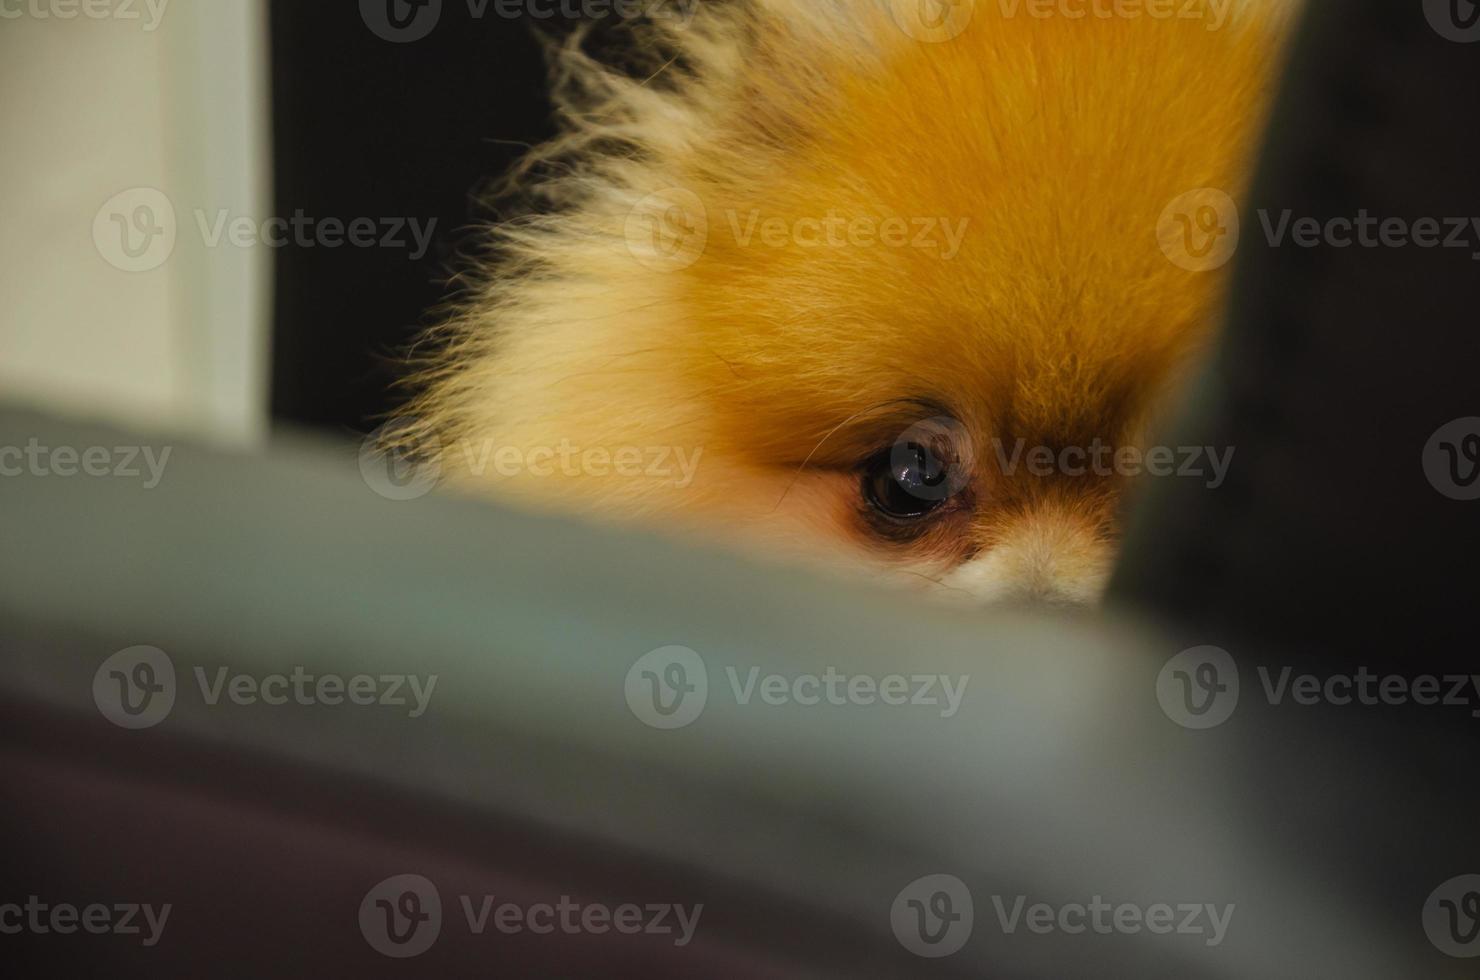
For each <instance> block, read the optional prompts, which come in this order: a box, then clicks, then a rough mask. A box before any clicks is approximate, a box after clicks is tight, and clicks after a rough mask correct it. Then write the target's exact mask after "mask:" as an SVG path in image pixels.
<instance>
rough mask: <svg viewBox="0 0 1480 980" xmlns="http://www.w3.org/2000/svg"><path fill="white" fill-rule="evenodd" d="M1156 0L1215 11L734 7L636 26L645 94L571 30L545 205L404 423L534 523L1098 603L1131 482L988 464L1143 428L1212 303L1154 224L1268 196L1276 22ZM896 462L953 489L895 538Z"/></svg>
mask: <svg viewBox="0 0 1480 980" xmlns="http://www.w3.org/2000/svg"><path fill="white" fill-rule="evenodd" d="M1146 6H1150V5H1146ZM1156 6H1160V7H1163V8H1169V9H1171V10H1173V11H1175V12H1178V13H1180V14H1182V15H1185V14H1186V13H1188V12H1189V11H1190V12H1191V13H1192V14H1193V15H1195V16H1192V17H1187V16H1173V17H1153V16H1151V15H1150V14H1149V13H1147V12H1145V11H1144V10H1143V12H1142V14H1141V15H1140V16H1132V15H1129V14H1116V15H1114V16H1095V15H1094V14H1093V11H1094V9H1108V10H1116V9H1121V8H1116V7H1115V5H1114V4H1113V2H1111V0H1105V2H1103V3H1100V4H1092V3H1091V2H1090V0H1084V2H1076V0H1055V2H1054V3H1052V4H1048V5H1045V4H1042V3H1037V4H1035V3H1033V2H1031V0H1021V2H1020V3H1012V2H1009V0H978V2H975V3H974V4H973V3H970V2H967V0H955V2H954V3H948V2H946V0H736V2H730V3H711V4H704V5H701V6H700V7H699V8H698V9H697V11H695V13H694V16H693V17H692V19H690V20H687V21H684V22H681V23H680V22H661V21H660V22H659V23H657V24H656V25H654V26H652V27H651V28H650V29H648V30H646V31H644V32H642V34H641V36H640V37H639V39H638V41H637V43H636V50H637V56H638V59H639V60H640V61H641V63H642V65H643V66H644V69H645V70H642V71H640V72H638V73H636V74H629V73H627V72H622V71H617V70H615V69H612V68H609V67H606V66H604V65H602V64H599V63H597V62H596V61H595V60H593V59H591V58H590V57H588V56H587V55H586V54H584V53H583V51H582V48H581V45H580V41H579V39H576V40H574V41H572V43H570V44H569V45H567V46H566V47H565V48H564V49H563V50H562V51H561V52H559V54H558V58H557V76H556V94H557V101H558V104H559V105H560V107H561V110H562V115H563V118H564V123H565V127H564V135H563V136H562V137H560V138H559V139H558V140H557V141H556V142H554V143H553V144H551V145H549V146H546V147H544V148H542V149H540V150H537V151H535V152H534V153H533V154H531V156H530V157H529V159H528V160H527V161H526V163H525V164H524V166H522V167H521V168H520V170H519V172H518V173H517V174H515V176H514V178H513V184H514V186H515V188H516V189H518V190H521V191H523V192H526V193H533V194H534V195H536V196H537V197H539V198H542V199H543V203H544V206H542V207H540V208H538V209H537V210H536V213H534V214H532V215H530V216H527V217H523V218H519V219H516V220H513V221H509V222H506V223H504V224H502V225H500V226H499V227H497V228H496V229H494V231H493V239H492V243H491V246H490V249H489V254H488V256H487V257H486V260H485V262H484V268H483V272H482V273H481V274H480V276H479V278H478V280H477V284H476V285H475V287H474V290H473V292H474V295H473V298H472V299H471V300H470V301H469V302H467V303H465V304H464V305H463V306H462V307H461V308H460V309H459V311H458V312H457V314H456V315H455V316H454V317H453V318H452V319H451V322H449V323H448V324H447V325H446V326H444V327H443V328H441V329H440V330H439V331H437V332H436V337H435V339H436V341H437V343H436V345H435V346H436V350H437V353H436V354H435V355H432V356H431V358H430V359H429V360H428V361H426V362H423V363H422V364H421V365H420V371H419V374H418V381H419V383H420V386H421V387H420V394H419V395H418V397H416V398H415V399H414V400H413V401H412V402H411V403H410V405H409V406H408V407H407V409H406V413H405V420H404V421H403V428H402V429H401V431H402V432H403V433H409V435H410V436H411V437H412V438H414V439H415V440H417V441H419V442H420V443H421V444H422V446H423V447H425V446H427V445H432V446H434V447H435V448H436V451H437V452H438V453H439V455H440V462H441V464H442V467H443V470H444V472H445V473H446V474H448V475H449V476H450V477H451V478H453V479H454V480H455V482H456V483H458V484H459V485H462V486H464V487H467V488H469V489H471V490H473V491H475V492H486V493H491V494H494V495H497V496H499V497H501V498H505V499H511V500H515V501H521V502H523V503H526V504H529V505H533V506H537V507H542V508H553V509H557V510H575V511H578V512H582V513H586V514H591V515H596V516H601V517H605V518H615V519H622V520H635V521H639V522H642V523H645V524H647V525H650V526H655V527H660V528H664V529H668V530H675V531H680V532H684V533H698V534H701V535H706V536H710V537H718V538H724V539H728V540H731V541H735V542H738V543H740V544H741V545H742V546H744V547H749V548H756V549H760V550H763V551H768V552H773V553H782V554H788V555H796V556H799V557H803V558H806V559H808V560H811V561H818V562H822V563H825V564H827V565H829V566H831V567H834V568H839V569H852V570H857V571H865V572H869V573H873V572H877V573H879V574H880V575H882V576H883V577H885V578H887V579H897V580H901V581H909V582H914V583H921V584H924V585H925V586H926V587H927V588H930V589H931V590H933V591H937V592H940V593H941V594H943V595H951V596H961V597H969V598H972V599H997V598H1039V599H1051V600H1055V599H1056V600H1069V601H1083V600H1089V599H1092V598H1094V597H1095V596H1096V595H1097V593H1098V592H1099V590H1100V588H1101V586H1102V583H1103V581H1104V579H1105V577H1106V574H1107V571H1108V568H1109V565H1110V562H1111V560H1112V558H1113V554H1114V549H1115V539H1116V533H1117V514H1118V511H1119V509H1120V500H1121V497H1122V495H1123V492H1124V490H1125V487H1126V484H1127V479H1126V478H1125V477H1124V476H1119V475H1099V476H1087V477H1086V476H1074V477H1071V476H1068V475H1066V474H1063V473H1054V474H1046V475H1045V474H1030V473H1028V472H1026V471H1025V470H1024V469H1023V468H1022V467H1018V468H1016V469H1015V470H1012V471H1011V472H1009V468H1007V467H1004V466H1002V465H1000V463H1001V461H1002V458H1001V452H1006V453H1008V454H1011V453H1012V451H1013V446H1015V445H1026V446H1029V447H1033V446H1046V447H1050V448H1051V449H1054V450H1059V449H1062V448H1063V447H1070V446H1080V447H1086V446H1089V445H1091V444H1092V443H1093V442H1094V441H1096V440H1100V441H1102V442H1103V443H1105V444H1108V445H1111V446H1125V445H1139V444H1141V443H1143V441H1144V440H1145V438H1146V437H1145V435H1144V433H1145V431H1146V430H1147V426H1148V424H1149V421H1150V420H1151V418H1152V417H1153V414H1154V413H1155V411H1156V409H1157V407H1158V405H1159V404H1160V403H1162V402H1163V400H1164V398H1165V395H1166V393H1167V391H1168V390H1169V389H1170V388H1171V386H1172V385H1173V384H1174V383H1175V381H1176V379H1177V378H1178V376H1179V374H1180V373H1181V368H1182V366H1183V365H1184V364H1186V363H1187V361H1188V359H1189V357H1191V356H1192V355H1193V354H1195V353H1196V351H1197V350H1198V349H1199V347H1200V346H1201V345H1202V344H1203V343H1204V341H1205V340H1206V339H1207V337H1208V335H1209V329H1210V327H1211V326H1212V325H1213V324H1212V321H1213V319H1214V318H1215V316H1216V311H1217V309H1218V307H1219V302H1220V298H1221V293H1222V290H1223V275H1222V273H1221V272H1217V271H1207V270H1201V269H1189V268H1186V267H1184V264H1179V263H1176V262H1173V261H1170V260H1169V259H1168V257H1167V255H1166V254H1165V253H1164V251H1163V248H1162V247H1161V245H1160V244H1159V239H1158V235H1159V230H1158V229H1159V223H1160V222H1161V221H1162V218H1163V212H1164V209H1165V208H1166V207H1167V205H1168V203H1169V202H1171V201H1173V200H1174V199H1176V198H1178V196H1179V195H1182V194H1184V193H1185V192H1188V191H1190V190H1193V189H1197V188H1209V187H1211V188H1219V189H1222V190H1225V191H1227V192H1228V193H1229V194H1230V195H1232V196H1233V197H1234V198H1237V197H1238V196H1239V195H1240V193H1241V192H1242V190H1243V189H1244V188H1245V187H1246V185H1247V182H1248V178H1249V169H1250V164H1251V160H1252V157H1253V154H1254V151H1255V149H1256V146H1255V144H1256V140H1257V137H1258V134H1259V131H1260V128H1261V124H1262V122H1263V118H1264V115H1265V111H1266V107H1267V102H1268V97H1269V93H1270V89H1271V85H1272V76H1273V75H1274V73H1275V70H1276V68H1277V67H1278V55H1279V51H1280V41H1281V39H1282V36H1283V33H1284V30H1283V25H1284V22H1285V20H1286V17H1285V10H1284V6H1283V5H1282V4H1278V3H1275V2H1273V0H1223V2H1217V0H1192V2H1191V3H1190V4H1189V3H1188V0H1177V2H1175V3H1171V4H1157V5H1156ZM1034 8H1037V9H1038V10H1039V11H1040V13H1038V14H1034V13H1033V12H1032V10H1033V9H1034ZM1076 9H1079V10H1086V11H1089V14H1088V15H1086V16H1083V17H1074V16H1071V14H1072V13H1073V11H1074V10H1076ZM1124 9H1130V8H1124ZM1137 9H1141V7H1140V6H1139V5H1138V7H1137ZM1045 10H1046V11H1047V12H1048V15H1047V16H1044V15H1043V14H1042V13H1041V11H1045ZM932 418H935V419H943V420H944V421H935V422H925V420H927V419H932ZM922 422H924V423H925V425H924V428H919V427H918V424H919V423H922ZM907 432H909V433H913V434H912V435H909V436H905V433H907ZM905 444H907V445H909V446H923V447H927V448H928V452H929V453H930V454H931V455H930V456H929V457H919V459H920V460H922V461H923V460H927V459H928V458H935V459H937V460H938V468H945V469H953V470H954V472H953V475H952V478H951V479H952V482H951V484H950V493H949V494H947V495H946V498H947V499H945V500H944V501H937V502H935V503H934V505H933V507H932V509H931V510H930V511H929V513H927V514H924V515H922V516H918V517H913V518H911V519H909V520H895V519H894V517H893V511H892V510H890V509H889V508H887V507H886V508H885V513H883V514H881V513H880V512H879V511H880V509H879V507H877V506H875V504H876V503H877V502H878V501H877V497H878V495H877V494H874V493H872V491H870V490H869V488H868V487H869V480H870V479H871V477H870V476H869V474H868V472H867V470H868V468H869V466H870V465H871V464H870V462H869V461H870V460H879V459H881V458H882V457H881V455H880V454H881V452H887V451H889V447H895V450H894V452H895V456H894V463H895V464H897V463H898V462H899V457H898V447H899V446H900V445H905ZM996 447H1006V448H1005V449H1002V450H1000V451H999V449H998V448H996ZM665 450H666V451H667V453H668V455H667V457H666V463H665V462H664V461H663V460H662V459H661V458H660V456H661V455H662V453H663V452H664V451H665ZM680 452H681V453H682V455H680ZM639 458H640V460H641V462H639ZM624 464H625V465H624ZM873 465H874V466H875V468H877V467H878V465H879V464H877V463H875V464H873ZM886 470H887V476H888V478H889V479H892V478H893V475H894V474H896V473H897V472H900V471H898V470H897V469H895V468H894V465H893V464H891V465H889V466H886ZM915 475H918V474H911V476H915ZM874 479H876V480H877V475H876V476H875V477H874ZM937 482H938V481H937ZM890 492H891V491H890V488H888V487H886V488H885V491H884V493H885V495H886V496H887V495H888V494H889V493H890Z"/></svg>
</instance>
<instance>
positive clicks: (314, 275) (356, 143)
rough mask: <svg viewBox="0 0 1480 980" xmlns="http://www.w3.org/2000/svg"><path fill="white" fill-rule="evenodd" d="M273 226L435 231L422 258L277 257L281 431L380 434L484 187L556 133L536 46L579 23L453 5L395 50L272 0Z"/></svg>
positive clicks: (317, 11) (348, 24) (311, 11)
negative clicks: (388, 224)
mask: <svg viewBox="0 0 1480 980" xmlns="http://www.w3.org/2000/svg"><path fill="white" fill-rule="evenodd" d="M271 14H272V33H271V38H272V49H273V50H272V84H273V116H274V119H273V139H274V155H275V161H274V162H275V170H276V172H275V175H274V177H275V182H276V183H275V199H274V211H273V213H274V214H277V215H283V216H287V217H291V216H293V215H294V214H295V213H296V212H297V211H299V210H300V209H301V210H302V211H303V213H304V214H305V215H307V216H309V217H313V218H317V219H324V218H339V219H342V220H344V221H346V222H348V221H351V220H353V219H355V218H361V217H368V218H371V219H374V220H376V221H380V220H381V219H387V218H404V219H416V220H418V221H420V222H422V223H423V225H424V224H425V223H426V222H428V221H430V220H431V219H433V218H435V219H436V222H437V223H436V230H435V234H434V236H433V239H432V245H431V247H430V249H428V251H427V253H426V254H425V255H423V256H421V257H420V258H419V259H417V260H413V258H412V255H413V253H414V252H415V245H414V244H413V242H414V239H413V237H412V236H411V235H410V233H409V232H404V233H403V237H404V239H405V241H406V242H407V245H406V247H405V248H385V247H379V246H377V247H374V248H364V247H360V248H356V247H351V246H349V245H342V246H340V247H338V248H332V249H331V248H325V247H302V246H299V245H295V244H289V245H288V246H286V247H284V248H281V249H277V250H275V262H276V297H275V316H274V328H273V350H272V412H273V416H274V419H275V421H276V422H277V423H279V424H281V423H294V424H299V425H303V424H307V425H311V426H317V427H328V428H330V429H333V430H337V431H340V432H344V431H365V430H368V429H370V428H374V427H375V426H376V425H377V424H378V421H377V417H378V416H381V415H383V414H384V413H385V412H387V411H389V410H390V409H391V408H392V407H393V406H394V404H395V402H396V400H397V397H398V396H397V395H396V394H395V390H394V382H395V380H396V379H397V377H399V376H400V373H401V372H400V369H399V368H398V367H397V363H396V354H397V352H398V351H401V350H403V349H404V348H405V347H406V345H407V344H409V343H410V342H411V340H412V339H413V337H414V336H415V334H416V332H417V330H418V329H419V328H420V327H422V326H425V325H426V324H427V323H428V322H430V321H429V318H428V310H430V309H431V308H432V307H435V306H436V305H437V304H438V303H439V302H441V301H442V300H444V299H445V298H448V296H449V294H448V292H447V288H446V281H447V278H448V274H449V272H450V271H451V270H452V269H453V268H454V265H455V259H456V256H457V254H458V250H459V248H460V247H465V246H466V245H467V244H468V243H469V240H470V238H469V233H470V230H471V228H472V226H473V223H474V222H476V221H478V220H486V219H487V218H488V217H489V214H488V213H487V212H485V211H483V210H481V209H480V208H478V207H477V206H476V205H475V194H476V192H477V191H478V190H479V188H480V186H481V185H483V184H485V183H486V182H487V181H489V180H491V179H493V178H496V177H497V176H499V175H500V174H501V173H503V172H504V171H505V170H506V169H507V168H508V167H509V165H510V164H511V163H512V162H513V161H514V159H515V158H516V157H517V156H519V155H520V154H521V153H522V152H523V146H524V145H525V144H528V143H530V142H535V141H539V140H542V139H544V138H547V137H548V136H549V135H550V133H551V132H552V124H551V116H550V106H549V102H548V99H547V97H546V87H547V86H546V78H547V75H546V69H545V58H544V54H543V50H542V45H541V41H540V39H539V35H540V34H545V35H559V34H561V33H562V32H565V31H568V30H569V29H570V28H571V27H573V26H574V25H573V24H571V23H567V22H562V21H560V20H558V19H555V20H540V21H535V20H534V19H532V18H529V17H524V18H518V19H508V18H505V17H500V16H498V15H497V14H496V13H495V7H494V5H492V4H489V5H488V6H487V8H486V10H485V11H484V15H483V16H481V17H478V16H474V15H473V14H472V13H471V12H470V5H469V4H467V3H466V2H464V0H447V2H446V3H444V4H443V6H442V11H441V15H440V19H439V20H438V21H437V24H436V27H435V28H434V29H433V30H432V31H431V32H430V33H429V34H428V35H427V36H426V37H424V38H421V39H418V40H414V41H409V42H405V43H393V42H391V41H388V40H386V39H384V38H382V37H380V36H377V34H376V33H375V32H374V31H372V30H371V28H370V27H369V26H368V25H367V21H366V19H365V17H364V16H362V13H361V7H360V5H359V4H356V3H354V2H349V3H345V2H338V3H319V2H311V3H310V2H303V0H273V3H272V5H271Z"/></svg>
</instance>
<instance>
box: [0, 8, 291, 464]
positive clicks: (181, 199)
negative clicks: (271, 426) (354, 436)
mask: <svg viewBox="0 0 1480 980" xmlns="http://www.w3.org/2000/svg"><path fill="white" fill-rule="evenodd" d="M84 6H86V7H88V8H89V9H90V10H91V11H92V12H93V16H88V15H86V14H85V13H84V12H83V8H84ZM99 13H102V14H104V15H105V16H101V17H99V16H97V14H99ZM65 14H72V16H71V17H70V18H67V19H64V18H63V17H62V16H60V15H65ZM123 14H132V15H135V18H136V19H125V18H124V17H123V16H121V15H123ZM266 68H267V63H266V13H265V0H136V2H134V3H131V4H123V3H121V2H119V0H107V2H104V3H97V2H96V0H94V2H93V3H90V4H88V5H83V4H79V3H78V2H77V0H0V92H4V93H5V97H4V98H3V99H0V215H3V228H0V400H5V401H23V402H29V403H32V404H35V405H38V406H41V407H44V408H48V409H52V410H55V411H59V412H64V413H69V414H85V415H90V416H98V417H102V418H107V419H111V420H114V421H118V422H121V423H124V424H128V425H143V426H148V427H163V428H166V429H170V430H174V431H181V432H187V433H196V434H204V435H208V436H212V437H215V438H218V439H221V440H226V441H233V442H250V441H255V440H257V439H259V438H261V437H262V435H263V434H264V433H265V431H266V412H267V408H266V406H267V380H266V355H267V343H268V329H267V325H268V316H269V309H268V299H269V279H268V277H269V273H270V255H269V254H268V250H267V249H265V248H262V247H237V246H233V245H231V244H229V243H227V242H225V241H223V242H221V243H219V244H217V245H215V246H211V245H209V244H208V243H207V240H206V238H205V237H204V236H203V235H202V234H201V232H200V230H199V228H198V222H197V218H196V214H197V212H198V211H199V212H200V213H202V214H203V215H204V216H205V219H206V221H207V223H208V225H209V224H211V223H214V221H215V219H216V216H217V215H218V214H219V213H220V212H221V211H222V209H225V210H226V211H227V212H228V213H229V214H230V215H231V216H241V215H248V216H255V217H256V218H258V219H260V218H265V217H267V216H269V215H268V208H269V207H270V190H269V187H268V181H267V174H268V165H269V159H268V148H267V132H268V130H267V109H268V106H267V81H266ZM120 193H123V195H124V196H123V197H121V198H119V197H117V195H119V194H120ZM160 195H163V198H161V197H160ZM162 200H167V201H168V202H169V204H168V205H165V204H163V203H161V202H162ZM110 201H111V202H112V203H111V204H109V203H108V202H110ZM105 204H108V206H107V207H106V208H105ZM143 204H149V205H151V206H152V214H151V213H150V212H139V207H140V205H143ZM171 206H172V207H173V210H174V215H175V217H174V220H173V221H171V220H170V215H169V208H170V207H171ZM136 215H137V216H138V218H139V220H141V221H142V222H143V223H144V225H145V226H147V227H149V228H153V229H158V230H161V231H163V232H165V234H161V235H158V236H156V237H155V238H154V239H153V244H152V248H150V249H148V250H146V251H145V252H144V253H143V254H142V255H140V256H138V257H137V258H131V257H130V256H129V255H128V254H127V253H125V252H124V251H123V238H122V230H123V229H122V228H121V227H120V225H119V223H118V222H119V221H120V220H122V221H125V222H132V221H134V220H135V218H136ZM171 232H173V235H174V248H173V251H170V250H169V248H168V245H169V237H170V233H171ZM131 235H132V242H133V246H134V247H135V248H138V247H139V246H141V245H143V244H144V242H145V241H146V239H145V238H144V237H143V235H142V234H141V233H140V232H139V231H138V230H137V228H135V229H134V230H132V231H131ZM166 256H167V257H166ZM120 266H122V268H121V267H120ZM130 268H133V269H137V270H138V271H127V270H128V269H130Z"/></svg>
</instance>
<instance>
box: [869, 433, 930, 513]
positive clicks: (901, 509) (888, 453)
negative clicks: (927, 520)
mask: <svg viewBox="0 0 1480 980" xmlns="http://www.w3.org/2000/svg"><path fill="white" fill-rule="evenodd" d="M949 476H950V469H949V467H948V465H947V464H946V463H945V462H943V461H942V460H941V459H940V458H939V457H938V456H937V455H936V454H935V453H934V452H932V451H931V450H930V448H929V447H928V446H925V445H922V444H921V443H918V442H901V443H897V444H895V445H894V446H891V447H890V448H888V449H886V450H884V451H883V452H880V453H877V454H875V455H874V456H873V457H871V458H870V459H869V460H868V462H866V463H864V464H863V488H862V489H863V497H864V499H865V500H866V501H868V503H869V505H870V506H872V507H873V508H874V509H875V510H876V511H878V512H879V513H880V514H883V515H884V516H885V517H888V518H890V519H892V520H896V521H913V520H919V519H920V518H922V517H925V516H926V515H928V514H929V513H930V512H931V511H933V510H935V509H936V508H937V507H939V506H940V505H941V504H943V503H944V502H945V500H946V498H947V497H949V496H950V492H951V487H950V483H951V481H950V480H949Z"/></svg>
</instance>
